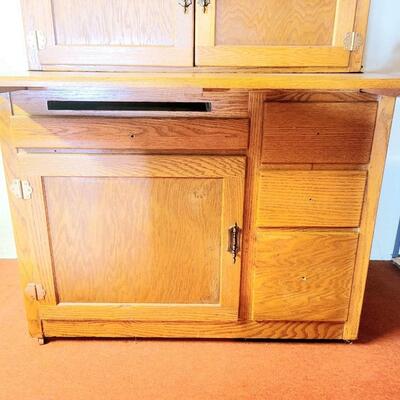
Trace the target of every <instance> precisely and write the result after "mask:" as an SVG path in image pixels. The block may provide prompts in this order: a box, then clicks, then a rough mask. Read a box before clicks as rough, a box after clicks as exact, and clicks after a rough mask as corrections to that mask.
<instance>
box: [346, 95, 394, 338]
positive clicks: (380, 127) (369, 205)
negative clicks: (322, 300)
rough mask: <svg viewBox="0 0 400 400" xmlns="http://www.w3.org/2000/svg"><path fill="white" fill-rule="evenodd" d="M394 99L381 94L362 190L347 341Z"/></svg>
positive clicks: (357, 310) (360, 290)
mask: <svg viewBox="0 0 400 400" xmlns="http://www.w3.org/2000/svg"><path fill="white" fill-rule="evenodd" d="M395 102H396V99H395V98H392V97H383V98H382V99H381V100H380V102H379V108H378V116H377V122H376V128H375V135H374V141H373V144H372V153H371V161H370V164H369V167H368V180H367V190H366V193H365V199H364V208H363V213H362V215H361V223H360V239H359V247H358V252H357V259H356V265H355V269H354V279H353V285H352V293H351V301H350V307H349V318H348V320H347V322H346V324H345V327H344V333H343V336H344V339H346V340H354V339H356V338H357V336H358V330H359V325H360V316H361V309H362V303H363V299H364V291H365V283H366V280H367V274H368V264H369V258H370V254H371V246H372V239H373V236H374V229H375V221H376V213H377V211H378V204H379V197H380V192H381V185H382V179H383V173H384V168H385V161H386V155H387V149H388V145H389V138H390V129H391V125H392V119H393V112H394V107H395Z"/></svg>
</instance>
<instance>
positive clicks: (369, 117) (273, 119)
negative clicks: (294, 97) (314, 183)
mask: <svg viewBox="0 0 400 400" xmlns="http://www.w3.org/2000/svg"><path fill="white" fill-rule="evenodd" d="M377 106H378V105H377V103H372V102H371V103H367V102H363V103H358V102H349V103H346V102H343V103H328V102H326V103H324V102H319V103H301V102H299V103H295V102H292V103H266V104H265V108H264V138H263V148H262V162H263V163H287V164H292V163H293V164H296V163H299V164H305V163H325V164H329V163H333V164H340V163H342V164H346V163H348V164H367V163H368V162H369V157H370V152H371V145H372V138H373V134H374V128H375V119H376V111H377Z"/></svg>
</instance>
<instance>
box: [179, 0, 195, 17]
mask: <svg viewBox="0 0 400 400" xmlns="http://www.w3.org/2000/svg"><path fill="white" fill-rule="evenodd" d="M192 4H193V2H192V0H183V3H179V5H180V6H181V7H183V12H184V13H185V14H187V12H188V10H189V7H190V6H191V5H192Z"/></svg>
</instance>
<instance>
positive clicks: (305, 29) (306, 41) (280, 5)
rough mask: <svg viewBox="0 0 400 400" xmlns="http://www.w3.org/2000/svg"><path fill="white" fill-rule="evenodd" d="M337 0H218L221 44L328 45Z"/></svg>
mask: <svg viewBox="0 0 400 400" xmlns="http://www.w3.org/2000/svg"><path fill="white" fill-rule="evenodd" d="M335 13H336V0H323V1H318V2H316V1H314V0H295V1H293V0H282V1H277V0H266V1H265V0H264V1H260V0H256V1H253V2H252V4H251V6H249V3H248V2H247V1H246V0H236V1H232V0H218V1H217V2H216V16H215V22H216V27H215V42H216V45H217V46H306V45H308V46H316V45H320V46H327V45H329V44H331V42H332V36H333V30H334V24H333V22H334V20H335Z"/></svg>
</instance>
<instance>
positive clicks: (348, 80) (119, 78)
mask: <svg viewBox="0 0 400 400" xmlns="http://www.w3.org/2000/svg"><path fill="white" fill-rule="evenodd" d="M93 85H96V86H102V87H105V86H106V87H116V88H117V87H130V88H134V87H157V88H166V87H180V88H183V87H190V88H202V89H309V90H313V89H314V90H330V89H332V90H359V89H360V90H371V91H377V92H380V93H384V94H388V95H392V96H400V73H399V74H390V75H388V74H387V75H385V74H373V73H346V74H344V73H342V74H340V73H336V74H322V73H321V74H303V73H297V74H296V73H292V74H267V73H250V72H247V73H245V72H237V73H222V72H215V73H210V72H180V73H169V72H165V73H151V72H147V73H106V72H27V73H22V74H19V75H7V74H0V87H2V88H7V89H11V90H12V89H14V88H15V89H18V88H22V87H23V88H37V87H63V86H69V87H70V86H93ZM3 91H4V90H3Z"/></svg>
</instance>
